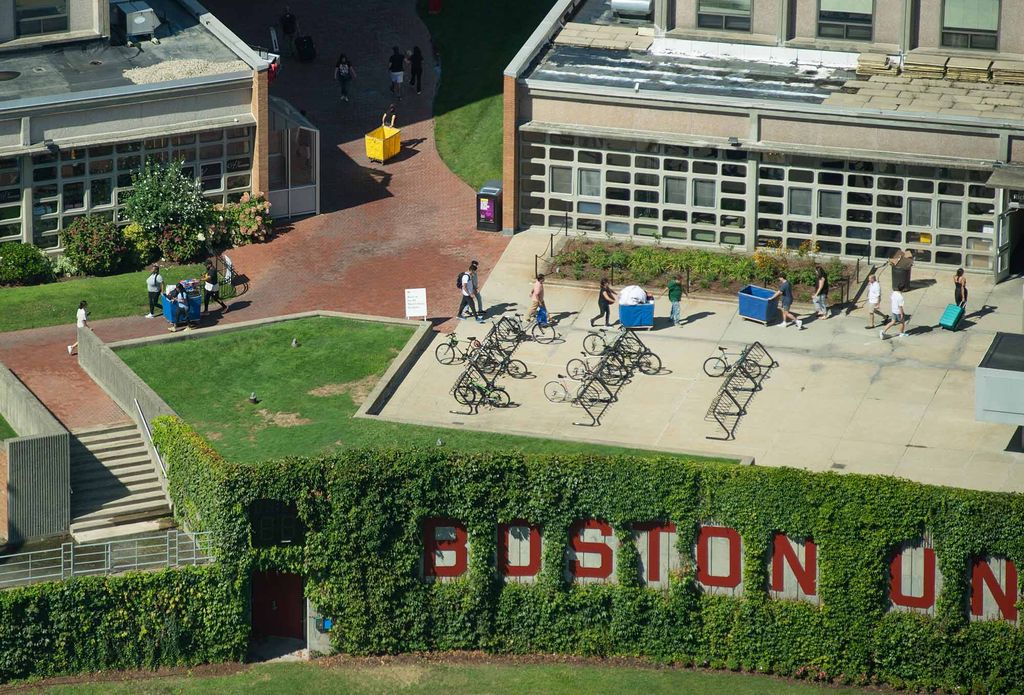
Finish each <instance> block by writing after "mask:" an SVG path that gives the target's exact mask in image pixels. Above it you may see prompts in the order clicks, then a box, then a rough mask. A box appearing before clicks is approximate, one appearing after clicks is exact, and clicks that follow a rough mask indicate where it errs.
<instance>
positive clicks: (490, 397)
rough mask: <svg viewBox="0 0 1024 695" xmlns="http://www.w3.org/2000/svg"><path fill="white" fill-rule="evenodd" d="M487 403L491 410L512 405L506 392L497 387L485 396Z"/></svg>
mask: <svg viewBox="0 0 1024 695" xmlns="http://www.w3.org/2000/svg"><path fill="white" fill-rule="evenodd" d="M487 402H488V404H490V406H491V407H492V408H507V407H508V406H509V405H510V404H511V403H512V399H511V398H510V397H509V395H508V391H506V390H505V389H503V388H501V387H500V386H498V387H497V388H494V389H491V392H490V393H488V394H487Z"/></svg>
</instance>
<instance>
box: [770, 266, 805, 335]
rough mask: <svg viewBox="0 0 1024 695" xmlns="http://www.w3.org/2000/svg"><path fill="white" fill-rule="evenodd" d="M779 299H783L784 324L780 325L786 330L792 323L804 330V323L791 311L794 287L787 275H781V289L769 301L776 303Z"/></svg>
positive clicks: (798, 328)
mask: <svg viewBox="0 0 1024 695" xmlns="http://www.w3.org/2000/svg"><path fill="white" fill-rule="evenodd" d="M779 298H781V299H782V323H781V324H780V325H781V326H782V327H783V328H785V327H786V326H788V325H790V324H791V323H795V324H796V328H797V330H802V329H803V327H804V322H803V321H801V320H800V319H798V318H797V317H796V314H794V313H792V312H791V311H790V310H789V309H790V307H792V306H793V286H792V285H790V284H789V280H787V279H786V274H785V273H779V289H778V290H776V291H775V294H773V295H772V296H771V298H770V299H769V300H768V301H775V300H776V299H779Z"/></svg>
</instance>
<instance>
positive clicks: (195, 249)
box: [158, 225, 206, 263]
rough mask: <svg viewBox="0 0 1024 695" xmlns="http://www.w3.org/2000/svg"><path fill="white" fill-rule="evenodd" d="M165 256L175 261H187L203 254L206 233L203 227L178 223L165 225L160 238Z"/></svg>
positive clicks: (159, 241)
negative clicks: (176, 224)
mask: <svg viewBox="0 0 1024 695" xmlns="http://www.w3.org/2000/svg"><path fill="white" fill-rule="evenodd" d="M158 243H159V244H160V248H161V249H163V256H164V258H166V259H167V260H169V261H173V262H175V263H186V262H188V261H190V260H192V259H194V258H198V257H199V256H201V255H203V252H204V249H205V248H206V235H205V234H204V233H203V229H202V228H201V227H193V226H189V225H178V226H170V227H165V228H164V229H163V231H161V232H160V236H159V238H158Z"/></svg>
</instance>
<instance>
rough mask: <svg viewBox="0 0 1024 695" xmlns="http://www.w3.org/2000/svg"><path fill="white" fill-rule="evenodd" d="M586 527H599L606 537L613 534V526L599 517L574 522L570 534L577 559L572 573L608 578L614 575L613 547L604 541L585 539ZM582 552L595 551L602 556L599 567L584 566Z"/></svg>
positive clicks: (587, 576)
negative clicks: (580, 558)
mask: <svg viewBox="0 0 1024 695" xmlns="http://www.w3.org/2000/svg"><path fill="white" fill-rule="evenodd" d="M586 529H597V530H598V531H600V532H601V535H602V536H604V537H608V536H610V535H612V527H611V526H609V525H608V524H607V523H606V522H604V521H599V520H597V519H587V520H585V521H577V522H576V523H575V524H573V525H572V528H571V529H569V534H570V538H571V539H572V541H571V542H572V549H573V550H574V551H576V555H577V559H576V560H575V561H574V562H573V563H572V574H573V576H574V577H585V578H588V579H608V577H610V576H612V549H611V547H609V545H608V544H607V543H605V542H604V541H585V540H583V538H582V534H583V531H585V530H586ZM580 553H595V554H596V555H598V556H599V557H600V558H601V563H600V564H599V565H598V566H597V567H583V566H582V565H581V564H580V561H579V557H578V556H579V554H580Z"/></svg>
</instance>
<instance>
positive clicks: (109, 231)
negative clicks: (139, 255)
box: [60, 215, 131, 275]
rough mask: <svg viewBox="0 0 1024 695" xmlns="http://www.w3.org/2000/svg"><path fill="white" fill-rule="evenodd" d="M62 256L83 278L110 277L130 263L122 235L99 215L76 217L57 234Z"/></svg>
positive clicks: (114, 225) (110, 222)
mask: <svg viewBox="0 0 1024 695" xmlns="http://www.w3.org/2000/svg"><path fill="white" fill-rule="evenodd" d="M60 243H61V246H63V247H64V255H66V256H67V257H68V260H69V261H70V262H71V264H72V265H73V266H75V267H76V268H78V270H79V271H81V272H83V273H85V274H86V275H111V274H113V273H116V272H117V271H119V270H121V269H122V268H123V267H124V266H125V265H129V264H130V263H131V260H130V258H129V253H128V245H127V243H126V242H125V240H124V233H123V232H122V231H121V229H120V228H118V226H117V225H116V224H114V222H113V221H112V220H108V219H107V218H105V217H100V216H99V215H86V216H85V217H79V218H77V219H75V221H74V222H72V223H71V224H69V225H68V226H67V227H65V228H64V229H63V230H61V233H60Z"/></svg>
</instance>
